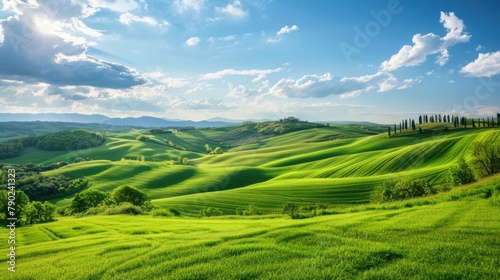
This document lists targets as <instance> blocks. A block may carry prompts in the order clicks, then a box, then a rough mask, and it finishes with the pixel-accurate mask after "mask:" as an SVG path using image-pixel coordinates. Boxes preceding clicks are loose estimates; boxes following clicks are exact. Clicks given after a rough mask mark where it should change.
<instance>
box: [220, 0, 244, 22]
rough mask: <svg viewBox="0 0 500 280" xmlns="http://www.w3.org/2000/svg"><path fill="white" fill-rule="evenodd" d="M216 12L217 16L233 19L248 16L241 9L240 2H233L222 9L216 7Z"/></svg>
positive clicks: (236, 0)
mask: <svg viewBox="0 0 500 280" xmlns="http://www.w3.org/2000/svg"><path fill="white" fill-rule="evenodd" d="M216 11H217V12H218V13H219V14H222V15H225V16H228V17H231V18H235V19H240V18H244V17H246V16H247V15H248V11H246V10H244V9H243V8H242V7H241V2H240V1H239V0H235V1H234V2H233V3H232V4H227V5H226V6H225V7H224V8H221V7H217V8H216Z"/></svg>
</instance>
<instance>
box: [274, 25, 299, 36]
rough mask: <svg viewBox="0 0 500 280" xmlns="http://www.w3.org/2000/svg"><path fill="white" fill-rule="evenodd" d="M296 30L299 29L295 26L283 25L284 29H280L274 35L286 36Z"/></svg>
mask: <svg viewBox="0 0 500 280" xmlns="http://www.w3.org/2000/svg"><path fill="white" fill-rule="evenodd" d="M297 30H299V28H298V27H297V25H292V26H291V27H288V25H285V27H282V28H281V29H280V31H278V32H277V33H276V35H278V36H281V35H284V34H288V33H290V32H292V31H297Z"/></svg>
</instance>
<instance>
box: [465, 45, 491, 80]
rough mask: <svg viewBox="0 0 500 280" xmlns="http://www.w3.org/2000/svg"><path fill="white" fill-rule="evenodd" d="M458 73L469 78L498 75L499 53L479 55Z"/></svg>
mask: <svg viewBox="0 0 500 280" xmlns="http://www.w3.org/2000/svg"><path fill="white" fill-rule="evenodd" d="M460 73H463V74H466V75H467V76H470V77H491V76H495V75H498V74H500V51H497V52H494V53H480V54H479V56H478V58H477V59H476V60H474V61H473V62H471V63H469V64H467V65H465V66H464V67H463V68H462V69H461V70H460Z"/></svg>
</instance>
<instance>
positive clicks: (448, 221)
mask: <svg viewBox="0 0 500 280" xmlns="http://www.w3.org/2000/svg"><path fill="white" fill-rule="evenodd" d="M499 184H500V177H498V176H496V177H493V178H489V179H488V180H484V181H482V182H479V183H476V184H474V185H470V186H467V187H462V188H457V189H455V190H453V191H452V192H451V193H450V194H441V195H437V196H435V197H432V198H426V199H425V201H427V202H426V203H425V202H424V200H423V199H418V200H410V201H406V202H404V203H399V206H398V204H390V205H387V207H386V206H385V205H380V206H374V207H372V208H374V209H373V210H362V209H357V208H353V209H352V210H353V212H352V213H349V212H348V213H345V214H338V215H331V216H322V217H316V218H311V219H307V220H291V219H289V218H285V217H281V216H274V217H265V218H255V217H253V218H235V217H225V218H218V219H214V218H205V219H193V218H159V217H151V216H122V215H120V216H93V217H85V218H60V219H59V221H57V222H53V223H47V224H37V225H32V226H28V227H23V228H19V229H17V243H16V246H17V248H18V249H17V251H16V255H17V258H18V259H17V263H16V273H15V274H9V275H7V273H8V272H7V271H4V272H2V275H5V277H7V278H4V279H42V280H43V279H97V278H99V279H398V280H399V279H413V278H414V279H496V278H497V276H498V274H499V272H500V270H499V267H500V255H499V252H498V248H499V247H500V235H499V234H498V232H499V228H498V225H499V224H500V207H499V206H498V205H500V204H499V203H500V201H499V199H500V196H499V194H498V187H496V186H498V185H499ZM495 187H496V190H495V191H494V193H493V195H491V190H493V189H495ZM487 194H490V195H487ZM420 202H422V203H420ZM429 203H430V205H425V204H429ZM412 204H413V205H418V204H422V206H414V207H408V206H411V205H412ZM403 205H405V206H406V207H402V206H403ZM365 208H369V207H365ZM384 208H387V210H384ZM0 234H2V235H3V236H7V235H8V230H7V229H5V228H1V229H0ZM7 246H8V245H7V243H6V242H2V243H1V244H0V250H2V252H6V250H7ZM6 260H7V257H6V256H5V254H2V256H0V261H2V262H3V263H5V262H6ZM9 276H10V277H9Z"/></svg>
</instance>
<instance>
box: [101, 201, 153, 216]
mask: <svg viewBox="0 0 500 280" xmlns="http://www.w3.org/2000/svg"><path fill="white" fill-rule="evenodd" d="M143 213H144V212H143V211H142V209H141V208H140V207H138V206H136V205H133V204H131V203H123V204H120V205H118V206H115V207H112V208H108V209H107V210H105V211H104V212H103V214H104V215H120V214H129V215H142V214H143Z"/></svg>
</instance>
